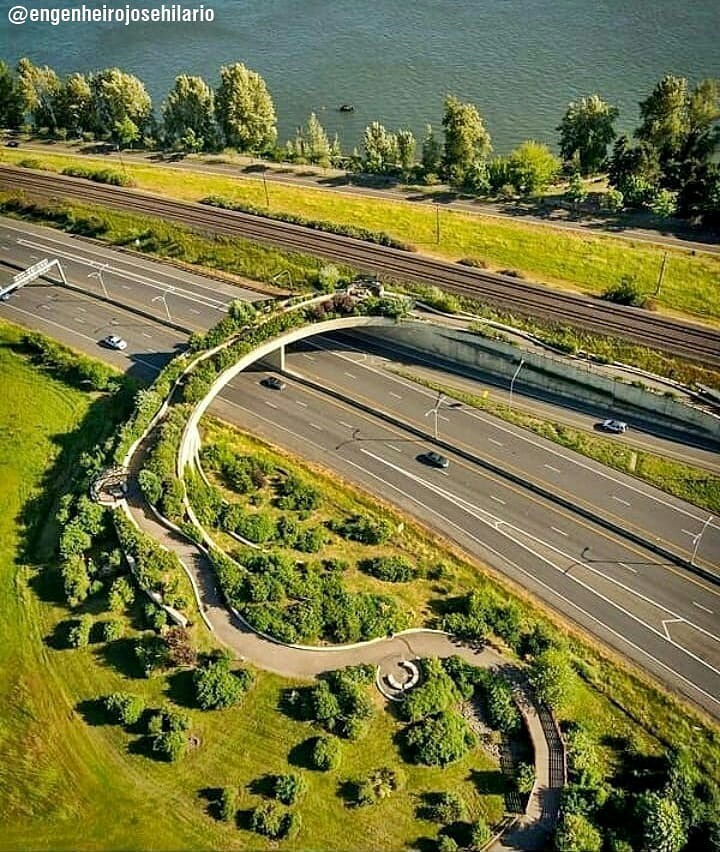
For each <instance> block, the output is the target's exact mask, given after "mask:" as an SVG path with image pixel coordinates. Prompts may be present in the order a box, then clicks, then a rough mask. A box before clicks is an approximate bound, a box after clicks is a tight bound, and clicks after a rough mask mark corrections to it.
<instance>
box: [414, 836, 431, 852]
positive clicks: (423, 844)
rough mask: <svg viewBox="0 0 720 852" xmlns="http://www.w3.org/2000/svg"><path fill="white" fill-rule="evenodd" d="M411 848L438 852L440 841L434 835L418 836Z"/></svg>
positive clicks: (424, 851)
mask: <svg viewBox="0 0 720 852" xmlns="http://www.w3.org/2000/svg"><path fill="white" fill-rule="evenodd" d="M409 848H410V849H417V852H437V848H438V842H437V840H435V838H434V837H416V838H415V840H413V842H412V843H411V844H410V846H409Z"/></svg>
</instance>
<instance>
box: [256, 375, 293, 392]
mask: <svg viewBox="0 0 720 852" xmlns="http://www.w3.org/2000/svg"><path fill="white" fill-rule="evenodd" d="M260 384H261V385H262V386H263V387H266V388H271V389H272V390H285V388H286V387H287V385H286V384H285V382H283V381H282V379H278V377H277V376H267V378H264V379H263V380H262V381H261V382H260Z"/></svg>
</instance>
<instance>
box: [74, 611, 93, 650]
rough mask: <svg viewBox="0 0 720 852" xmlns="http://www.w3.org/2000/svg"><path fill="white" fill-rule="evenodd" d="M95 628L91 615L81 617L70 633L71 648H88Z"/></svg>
mask: <svg viewBox="0 0 720 852" xmlns="http://www.w3.org/2000/svg"><path fill="white" fill-rule="evenodd" d="M92 626H93V617H92V616H91V615H87V614H86V615H81V616H80V618H79V619H78V620H77V621H76V622H75V623H74V624H73V626H72V627H71V628H70V631H69V633H68V644H69V645H70V647H71V648H87V646H88V645H89V644H90V631H91V630H92Z"/></svg>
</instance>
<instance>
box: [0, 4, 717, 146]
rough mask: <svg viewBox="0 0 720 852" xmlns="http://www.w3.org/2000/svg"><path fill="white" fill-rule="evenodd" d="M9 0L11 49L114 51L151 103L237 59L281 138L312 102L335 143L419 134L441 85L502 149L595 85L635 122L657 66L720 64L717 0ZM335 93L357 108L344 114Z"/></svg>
mask: <svg viewBox="0 0 720 852" xmlns="http://www.w3.org/2000/svg"><path fill="white" fill-rule="evenodd" d="M26 2H28V4H29V5H40V4H41V3H42V4H43V5H50V4H55V5H58V6H73V5H76V3H77V4H79V3H80V2H81V0H70V2H68V0H65V2H61V0H26ZM85 2H86V3H88V5H97V4H94V2H93V0H85ZM105 2H106V3H107V4H108V5H112V4H113V3H114V2H115V0H105ZM117 2H118V5H124V2H125V0H122V3H120V0H117ZM132 2H134V3H135V5H148V6H150V5H157V2H159V0H154V2H146V3H144V4H143V2H142V0H132ZM14 3H15V0H10V2H8V0H2V2H0V14H1V15H2V23H0V28H1V29H2V34H3V37H2V50H1V54H2V55H3V57H4V58H5V59H6V60H7V61H9V62H12V63H14V62H15V61H17V59H18V58H20V57H21V56H23V55H27V56H30V57H31V58H32V59H33V60H34V61H35V62H36V63H47V64H49V65H52V66H53V67H55V68H56V69H57V70H58V71H61V72H68V71H73V70H82V71H90V70H93V69H98V68H102V67H106V66H109V65H118V66H120V67H121V68H124V69H126V70H128V71H132V72H133V73H135V74H137V75H138V76H140V77H142V78H143V79H144V80H145V82H146V84H147V85H148V88H149V90H150V92H151V94H152V96H153V98H154V100H155V102H156V106H159V104H160V102H161V101H162V98H163V96H164V93H165V92H166V91H167V89H168V88H169V86H170V85H171V83H172V80H173V78H174V76H175V75H176V74H180V73H189V74H201V75H202V76H204V77H205V78H206V79H207V80H208V82H211V83H213V84H215V82H216V80H217V71H218V68H219V66H220V65H221V64H223V63H228V62H234V61H238V60H240V61H243V62H245V64H246V65H248V66H250V67H252V68H254V69H256V70H257V71H259V72H260V73H261V74H262V75H263V76H264V77H265V79H266V80H267V82H268V85H269V87H270V90H271V92H272V94H273V97H274V99H275V104H276V108H277V112H278V117H279V129H280V138H281V140H284V139H286V138H287V137H289V136H290V135H292V134H293V132H294V128H295V127H296V126H297V124H298V123H300V122H302V121H304V120H305V118H306V117H307V115H308V113H309V112H310V111H311V110H315V111H316V112H317V114H318V116H319V117H320V119H321V121H323V123H324V124H325V125H326V127H327V128H328V129H329V130H330V131H332V132H334V131H337V132H338V133H339V134H340V137H341V140H342V142H343V147H344V148H345V149H347V148H350V147H352V145H354V144H357V142H358V141H359V139H360V137H361V134H362V129H363V127H364V126H365V125H366V124H367V123H368V122H370V121H372V120H375V119H378V120H380V121H382V122H383V123H384V124H386V125H387V126H388V127H392V128H396V127H399V126H404V127H409V128H411V129H412V130H414V131H415V132H416V133H417V134H418V135H421V134H422V132H423V128H424V126H425V124H426V123H427V122H433V123H437V124H439V121H440V118H441V116H442V100H443V97H444V95H445V94H446V93H454V94H456V95H457V96H458V97H460V98H462V99H467V100H471V101H474V102H475V103H477V104H478V106H479V107H480V109H481V111H482V113H483V115H484V116H485V119H486V123H487V126H488V128H489V130H490V132H491V134H492V136H493V142H494V147H495V150H496V151H498V152H505V151H507V150H508V149H509V148H510V147H512V146H513V145H515V144H517V143H518V142H519V141H521V140H523V139H529V138H534V139H538V140H541V141H545V142H550V143H553V142H554V141H555V139H556V134H555V131H554V128H555V127H556V125H557V124H558V121H559V119H560V117H561V116H562V113H563V111H564V108H565V106H566V105H567V103H568V101H570V100H572V99H573V98H576V97H578V96H581V95H584V94H589V93H591V92H594V91H597V92H599V93H600V94H601V95H602V96H603V97H605V98H607V99H608V100H610V101H611V102H612V103H614V104H616V105H617V106H618V107H619V108H620V110H621V118H620V122H619V127H620V129H622V130H629V129H632V127H634V125H635V123H636V120H637V102H638V100H639V99H640V98H642V97H644V96H645V95H646V94H647V93H648V92H649V90H650V88H651V87H652V85H653V84H654V83H655V81H656V80H658V79H659V78H660V77H661V76H662V75H663V74H664V73H666V72H672V73H675V74H681V75H684V76H687V77H689V78H690V79H691V80H697V79H700V78H702V77H706V76H720V2H718V0H685V2H682V0H546V2H540V0H332V2H331V0H204V3H205V6H212V7H213V9H214V11H215V21H214V22H213V23H211V24H208V23H204V24H200V23H195V24H145V25H139V24H136V25H132V26H129V27H124V26H121V25H118V24H61V25H60V26H57V27H53V26H50V25H49V24H40V23H34V24H30V23H26V24H25V25H24V26H15V27H11V26H10V25H9V24H8V23H7V10H8V8H9V7H10V6H11V5H14ZM345 102H349V103H352V104H353V105H354V106H355V112H353V113H350V114H344V113H339V112H338V111H337V107H338V106H339V105H340V104H342V103H345Z"/></svg>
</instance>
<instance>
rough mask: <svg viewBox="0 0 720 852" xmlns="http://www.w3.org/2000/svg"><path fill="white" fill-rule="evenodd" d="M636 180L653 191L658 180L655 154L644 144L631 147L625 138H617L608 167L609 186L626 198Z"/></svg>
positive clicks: (657, 165)
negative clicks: (640, 180)
mask: <svg viewBox="0 0 720 852" xmlns="http://www.w3.org/2000/svg"><path fill="white" fill-rule="evenodd" d="M637 179H642V180H643V181H645V182H646V184H647V185H648V186H649V187H650V188H651V189H654V187H655V185H656V184H657V182H658V180H659V179H660V166H659V163H658V158H657V153H656V152H655V150H654V149H653V148H652V147H651V146H650V145H648V144H647V143H645V142H642V143H641V144H640V145H632V144H631V142H630V140H629V139H628V138H627V136H619V137H618V138H617V139H616V140H615V144H614V145H613V151H612V155H611V157H610V163H609V165H608V180H609V182H610V185H611V186H612V187H614V188H615V189H617V190H619V191H620V192H622V193H623V195H624V196H626V197H627V196H628V195H629V192H630V189H631V185H632V182H633V180H637ZM627 200H629V198H628V199H627Z"/></svg>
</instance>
